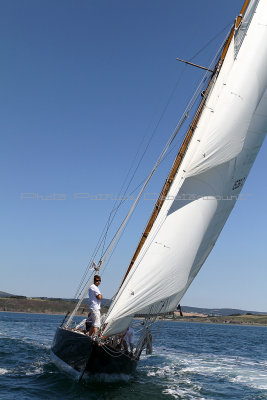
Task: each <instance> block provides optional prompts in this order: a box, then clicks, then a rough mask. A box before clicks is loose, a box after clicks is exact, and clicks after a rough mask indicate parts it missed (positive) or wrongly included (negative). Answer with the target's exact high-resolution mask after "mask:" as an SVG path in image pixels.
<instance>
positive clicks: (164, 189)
mask: <svg viewBox="0 0 267 400" xmlns="http://www.w3.org/2000/svg"><path fill="white" fill-rule="evenodd" d="M249 2H250V0H246V1H245V3H244V5H243V7H242V10H241V12H240V14H239V16H238V24H237V19H236V23H235V24H234V26H233V28H232V30H231V31H230V34H229V35H228V37H227V39H226V41H225V45H224V47H223V49H222V52H221V56H220V58H219V60H218V62H217V64H216V66H215V68H214V71H213V73H212V75H211V77H210V80H209V82H208V84H207V88H206V90H205V95H204V97H203V98H202V99H201V101H200V103H199V106H198V108H197V111H196V113H195V115H194V117H193V121H192V123H191V125H190V127H189V129H188V131H187V133H186V136H185V138H184V140H183V143H182V145H181V147H180V149H179V151H178V153H177V156H176V158H175V160H174V162H173V165H172V167H171V170H170V173H169V175H168V177H167V179H166V181H165V183H164V185H163V187H162V190H161V193H160V195H159V197H158V200H157V202H156V204H155V206H154V209H153V212H152V214H151V217H150V219H149V221H148V223H147V225H146V228H145V230H144V232H143V234H142V236H141V239H140V241H139V243H138V245H137V248H136V250H135V253H134V255H133V257H132V259H131V262H130V264H129V267H128V269H127V271H126V273H125V275H124V277H123V280H122V282H121V285H120V288H121V286H122V285H123V283H124V281H125V279H126V278H127V276H128V274H129V272H130V271H131V268H132V266H133V265H134V262H135V260H136V259H137V257H138V255H139V253H140V251H141V249H142V247H143V245H144V243H145V241H146V239H147V237H148V235H149V232H150V231H151V229H152V227H153V225H154V222H155V221H156V218H157V216H158V213H159V211H160V210H161V208H162V205H163V203H164V199H165V198H166V196H167V194H168V192H169V190H170V187H171V184H172V182H173V180H174V177H175V175H176V173H177V171H178V169H179V167H180V165H181V162H182V160H183V157H184V155H185V153H186V150H187V148H188V146H189V144H190V141H191V138H192V136H193V133H194V130H195V128H196V126H197V123H198V121H199V119H200V117H201V114H202V111H203V109H204V107H205V104H206V100H207V97H208V93H209V90H210V88H211V84H212V82H213V81H214V78H215V77H216V76H217V75H218V73H219V71H220V69H221V67H222V64H223V61H224V59H225V56H226V54H227V51H228V49H229V46H230V43H231V41H232V40H233V37H234V33H235V30H236V27H238V26H239V25H240V23H241V20H242V18H243V14H244V12H245V10H246V8H247V6H248V4H249Z"/></svg>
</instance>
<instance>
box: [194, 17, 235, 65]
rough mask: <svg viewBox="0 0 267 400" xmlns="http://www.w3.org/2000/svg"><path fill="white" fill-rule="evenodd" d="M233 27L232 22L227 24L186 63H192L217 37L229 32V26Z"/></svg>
mask: <svg viewBox="0 0 267 400" xmlns="http://www.w3.org/2000/svg"><path fill="white" fill-rule="evenodd" d="M232 25H233V21H231V22H229V23H228V24H227V25H225V27H224V28H223V29H222V30H220V32H218V33H217V34H216V35H215V36H213V38H211V39H210V40H209V41H208V42H207V43H206V44H205V45H204V46H203V47H201V48H200V49H199V50H198V52H197V53H196V54H194V55H193V56H192V57H191V58H190V59H189V60H188V61H192V60H193V59H194V58H195V57H197V56H198V55H199V54H200V53H201V52H202V51H203V50H205V49H206V48H207V47H208V46H209V45H210V44H211V43H212V42H213V41H214V40H215V39H217V37H219V36H220V35H221V34H222V33H223V32H224V31H225V30H226V29H228V30H229V26H232Z"/></svg>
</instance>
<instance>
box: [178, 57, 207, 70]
mask: <svg viewBox="0 0 267 400" xmlns="http://www.w3.org/2000/svg"><path fill="white" fill-rule="evenodd" d="M176 60H177V61H181V62H183V63H185V64H188V65H192V66H193V67H196V68H201V69H204V70H205V71H209V72H213V70H212V69H209V68H206V67H203V66H202V65H198V64H194V63H192V62H190V61H186V60H182V59H181V58H176Z"/></svg>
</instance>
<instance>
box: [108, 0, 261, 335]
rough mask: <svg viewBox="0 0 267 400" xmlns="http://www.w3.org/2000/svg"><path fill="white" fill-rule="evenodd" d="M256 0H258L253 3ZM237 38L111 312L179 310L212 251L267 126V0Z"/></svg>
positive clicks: (124, 316)
mask: <svg viewBox="0 0 267 400" xmlns="http://www.w3.org/2000/svg"><path fill="white" fill-rule="evenodd" d="M254 3H255V2H254ZM236 40H238V36H237V37H236V38H235V39H234V40H233V41H232V43H231V45H230V48H229V50H228V52H227V55H226V58H225V61H224V64H223V66H222V69H221V71H220V74H219V76H218V78H217V81H216V82H215V84H214V87H213V88H212V90H211V92H210V94H209V98H208V100H207V103H206V106H205V109H204V111H203V113H202V115H201V117H200V120H199V122H198V125H197V128H196V130H195V133H194V136H193V138H192V140H191V143H190V146H189V148H188V150H187V153H186V155H185V157H184V160H183V162H182V164H181V166H180V168H179V170H178V172H177V174H176V177H175V179H174V181H173V184H172V186H171V188H170V191H169V194H168V198H167V199H166V200H165V202H164V204H163V206H162V208H161V210H160V212H159V215H158V217H157V219H156V221H155V223H154V225H153V227H152V229H151V231H150V233H149V235H148V238H147V240H146V242H145V244H144V246H143V247H142V249H141V251H140V253H139V255H138V257H137V259H136V261H135V263H134V265H133V267H132V269H131V271H130V273H129V275H128V276H127V278H126V280H125V282H124V283H123V285H122V287H121V288H120V290H119V292H118V294H117V296H116V298H115V300H114V302H113V303H112V306H111V307H110V310H109V312H108V315H107V318H106V321H105V322H106V323H107V325H106V328H105V330H104V334H106V335H112V334H116V333H119V332H121V331H123V330H124V329H126V328H127V326H128V325H129V323H130V321H131V319H132V318H133V317H134V315H135V314H137V313H139V314H150V313H158V312H161V311H164V312H166V311H172V310H174V309H175V308H176V306H177V304H178V303H179V302H180V300H181V298H182V296H183V295H184V293H185V292H186V290H187V288H188V287H189V285H190V284H191V282H192V280H193V279H194V277H195V276H196V274H197V273H198V271H199V270H200V268H201V266H202V265H203V263H204V261H205V259H206V258H207V256H208V255H209V253H210V251H211V250H212V248H213V246H214V244H215V242H216V240H217V238H218V236H219V234H220V232H221V230H222V228H223V226H224V224H225V222H226V220H227V218H228V216H229V214H230V212H231V210H232V208H233V207H234V204H235V202H236V200H237V198H238V195H239V193H240V191H241V189H242V186H243V184H244V182H245V180H246V178H247V175H248V173H249V170H250V168H251V166H252V164H253V162H254V160H255V158H256V155H257V153H258V151H259V149H260V147H261V144H262V142H263V140H264V137H265V133H266V131H267V2H266V0H260V1H259V2H258V5H257V8H256V12H255V13H254V15H253V17H252V19H251V22H250V24H249V27H248V30H247V35H246V36H245V37H244V38H243V39H242V45H241V46H240V48H239V51H238V53H237V52H236V51H235V49H236V48H235V41H236Z"/></svg>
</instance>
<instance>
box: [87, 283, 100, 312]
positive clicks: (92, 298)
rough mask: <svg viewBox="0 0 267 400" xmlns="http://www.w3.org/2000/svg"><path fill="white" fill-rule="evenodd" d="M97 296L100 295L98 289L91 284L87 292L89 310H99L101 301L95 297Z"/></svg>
mask: <svg viewBox="0 0 267 400" xmlns="http://www.w3.org/2000/svg"><path fill="white" fill-rule="evenodd" d="M99 294H101V292H100V290H99V289H98V287H97V286H96V285H95V284H94V283H93V284H92V285H91V286H90V288H89V292H88V296H89V308H91V310H100V304H101V300H99V299H98V298H97V297H96V296H98V295H99Z"/></svg>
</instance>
